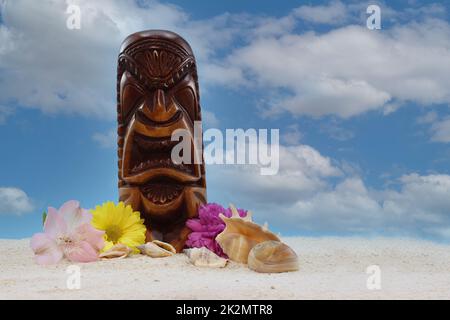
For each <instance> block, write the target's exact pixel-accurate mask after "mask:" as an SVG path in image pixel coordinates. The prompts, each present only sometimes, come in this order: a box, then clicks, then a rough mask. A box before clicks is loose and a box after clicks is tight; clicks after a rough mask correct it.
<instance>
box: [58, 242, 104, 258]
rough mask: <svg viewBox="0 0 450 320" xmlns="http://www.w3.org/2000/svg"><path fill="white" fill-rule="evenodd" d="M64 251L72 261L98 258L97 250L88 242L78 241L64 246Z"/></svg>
mask: <svg viewBox="0 0 450 320" xmlns="http://www.w3.org/2000/svg"><path fill="white" fill-rule="evenodd" d="M64 253H65V255H66V257H67V259H69V260H70V261H72V262H93V261H97V260H98V251H97V250H95V249H94V248H93V247H92V246H91V245H90V244H89V243H88V242H86V241H80V242H77V243H76V244H75V245H71V246H67V247H66V248H64Z"/></svg>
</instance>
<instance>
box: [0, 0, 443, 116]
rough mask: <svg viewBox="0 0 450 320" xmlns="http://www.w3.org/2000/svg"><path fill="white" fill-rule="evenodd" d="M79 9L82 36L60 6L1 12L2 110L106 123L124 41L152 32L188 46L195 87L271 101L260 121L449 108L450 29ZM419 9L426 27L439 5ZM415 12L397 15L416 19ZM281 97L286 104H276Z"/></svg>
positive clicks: (106, 4) (19, 5)
mask: <svg viewBox="0 0 450 320" xmlns="http://www.w3.org/2000/svg"><path fill="white" fill-rule="evenodd" d="M76 3H78V4H79V5H80V7H81V10H82V21H81V30H69V29H67V28H66V21H65V20H66V18H67V14H66V13H65V9H66V1H64V0H56V1H50V0H43V1H39V2H36V1H32V0H16V1H9V2H2V10H1V11H2V19H3V22H4V24H2V25H0V68H1V69H2V74H1V76H0V81H2V86H0V103H1V104H3V105H8V104H9V102H11V101H15V102H17V104H18V105H21V106H24V107H30V108H39V109H41V110H42V111H44V112H49V113H55V112H68V113H77V114H82V115H87V116H97V117H103V118H107V119H113V117H114V113H115V108H114V107H113V106H114V105H115V66H116V63H117V62H116V56H117V50H118V48H119V46H120V43H121V41H122V40H123V39H124V38H125V37H126V36H127V35H128V34H130V33H132V32H136V31H137V30H143V29H151V28H160V29H164V28H165V29H170V30H173V31H175V32H178V33H180V34H181V35H182V36H184V37H185V38H186V39H187V40H188V41H189V42H190V43H191V45H192V47H193V48H194V51H195V54H196V56H197V59H198V60H199V71H200V82H201V85H202V87H205V86H209V85H220V86H234V87H242V85H244V84H247V85H248V86H252V87H254V88H257V89H261V90H262V92H266V93H267V94H268V93H269V92H270V98H271V100H272V101H271V106H270V108H269V110H267V114H269V115H270V114H276V113H282V112H290V113H292V114H295V115H298V114H300V115H310V116H314V117H320V116H323V115H329V114H333V115H337V116H339V117H342V118H349V117H352V116H355V115H359V114H361V113H365V112H368V111H371V110H381V111H384V112H385V113H389V112H393V111H395V110H396V109H397V108H398V107H399V106H400V105H401V104H402V103H403V102H408V101H413V102H417V103H420V104H424V105H429V104H435V103H448V102H450V89H449V88H448V86H446V85H445V84H446V83H449V82H450V79H449V77H450V72H449V71H450V27H449V25H448V23H447V22H446V21H444V20H439V19H428V18H424V19H422V20H420V21H421V22H415V20H413V21H412V22H409V23H403V24H398V25H395V26H394V27H392V28H389V29H383V30H382V31H381V32H374V31H370V30H367V29H366V28H365V27H364V25H363V24H359V25H353V26H346V27H340V28H337V29H335V30H331V31H328V32H324V33H321V34H316V33H314V32H311V31H307V32H304V33H300V34H299V33H296V32H295V28H296V26H297V25H298V23H299V21H300V20H301V19H303V20H304V19H306V20H308V19H309V20H308V21H311V22H318V23H332V24H333V23H335V22H338V21H341V22H342V23H343V22H346V21H347V20H348V21H355V20H354V19H353V20H352V19H351V18H352V17H354V16H355V14H356V12H359V11H360V7H361V6H360V5H356V4H348V5H344V4H343V3H342V2H340V1H333V2H330V3H328V4H326V5H322V6H301V7H299V8H297V9H294V10H292V11H291V12H290V13H289V14H288V15H286V16H284V17H279V18H278V17H272V16H259V15H250V14H229V13H225V14H221V15H218V16H215V17H212V18H210V19H203V20H194V19H192V18H191V17H190V16H189V14H188V13H187V12H185V11H184V10H182V9H181V8H179V7H177V6H174V5H171V4H166V3H160V2H158V1H146V2H141V4H143V5H141V6H138V5H137V2H136V1H132V0H123V1H118V0H115V1H106V0H99V1H95V2H92V1H87V0H79V1H76ZM356 8H359V9H358V10H357V9H356ZM427 8H428V9H427V10H425V9H424V10H425V11H424V12H422V14H424V15H425V16H426V17H429V16H430V15H439V14H442V8H441V6H429V7H427ZM389 10H390V9H389V8H388V7H383V12H384V13H386V12H387V13H389V12H390V11H389ZM417 10H418V9H417V8H416V9H415V11H414V12H409V13H407V12H404V13H403V15H405V16H416V11H417ZM123 12H127V14H126V15H123ZM402 19H403V18H402ZM205 30H208V32H205ZM236 45H237V46H238V47H237V49H235V50H234V49H233V48H235V47H234V46H236ZM227 53H229V54H227ZM223 55H225V58H222V57H223ZM6 79H7V81H6ZM278 90H279V91H280V92H282V93H283V94H280V95H279V98H278V99H274V98H273V97H274V95H273V92H274V91H275V92H276V91H278ZM286 92H287V93H288V94H286ZM263 95H264V93H263ZM275 96H277V95H275ZM393 106H395V108H393Z"/></svg>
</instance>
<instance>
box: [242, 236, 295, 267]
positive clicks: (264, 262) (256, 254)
mask: <svg viewBox="0 0 450 320" xmlns="http://www.w3.org/2000/svg"><path fill="white" fill-rule="evenodd" d="M248 267H249V268H250V269H252V270H254V271H256V272H263V273H277V272H288V271H297V270H298V268H299V267H298V258H297V254H296V253H295V252H294V250H292V249H291V248H290V247H289V246H287V245H286V244H284V243H281V242H278V241H266V242H262V243H260V244H257V245H256V246H255V247H254V248H253V249H252V250H251V251H250V254H249V255H248Z"/></svg>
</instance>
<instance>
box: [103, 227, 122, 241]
mask: <svg viewBox="0 0 450 320" xmlns="http://www.w3.org/2000/svg"><path fill="white" fill-rule="evenodd" d="M105 233H106V236H107V238H108V240H109V241H112V242H117V241H119V239H120V238H121V237H122V228H120V227H119V226H109V227H108V229H106V231H105Z"/></svg>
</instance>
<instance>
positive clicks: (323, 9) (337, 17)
mask: <svg viewBox="0 0 450 320" xmlns="http://www.w3.org/2000/svg"><path fill="white" fill-rule="evenodd" d="M294 14H295V15H296V16H297V17H298V18H300V19H302V20H305V21H308V22H312V23H320V24H331V25H335V24H340V23H343V22H345V21H347V20H348V18H349V10H348V7H347V6H345V5H344V4H343V3H342V2H341V1H332V2H330V3H328V4H327V5H318V6H307V5H303V6H300V7H298V8H297V9H295V10H294Z"/></svg>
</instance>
